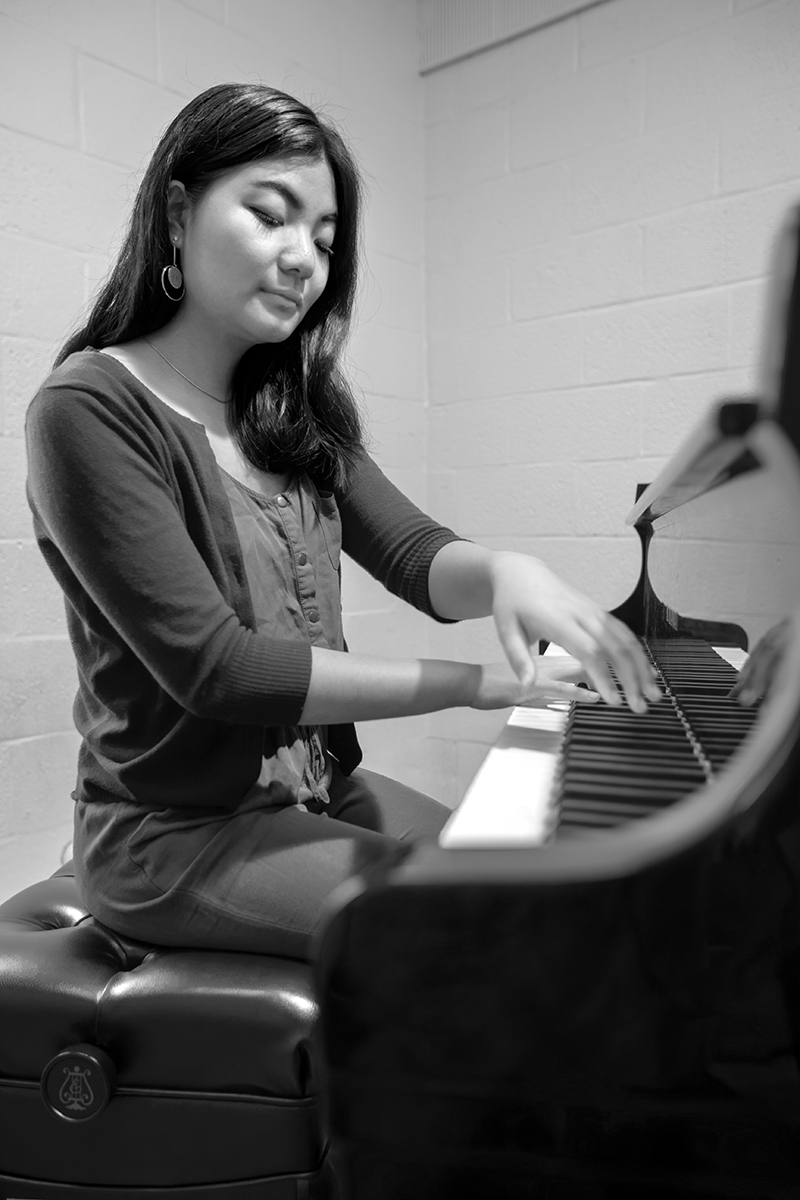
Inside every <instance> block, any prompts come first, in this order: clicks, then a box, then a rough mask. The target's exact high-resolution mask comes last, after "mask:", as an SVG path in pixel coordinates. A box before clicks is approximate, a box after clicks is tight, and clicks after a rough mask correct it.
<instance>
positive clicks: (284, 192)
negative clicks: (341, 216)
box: [252, 179, 336, 225]
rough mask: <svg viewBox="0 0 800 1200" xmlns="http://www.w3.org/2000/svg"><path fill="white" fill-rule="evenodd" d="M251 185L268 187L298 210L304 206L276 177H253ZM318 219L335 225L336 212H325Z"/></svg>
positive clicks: (294, 193)
mask: <svg viewBox="0 0 800 1200" xmlns="http://www.w3.org/2000/svg"><path fill="white" fill-rule="evenodd" d="M252 186H253V187H256V188H269V189H270V190H271V191H273V192H277V193H278V195H279V196H283V198H284V200H285V201H286V203H287V204H290V205H291V206H292V208H296V209H297V211H298V212H302V211H303V209H304V207H305V206H304V204H303V201H302V200H301V199H300V197H299V196H298V195H297V192H295V191H293V190H292V188H290V187H289V186H288V184H285V183H281V181H280V180H278V179H255V180H254V181H253V184H252ZM320 221H325V222H332V223H333V224H334V225H335V224H336V213H335V212H332V213H325V215H324V216H322V217H320Z"/></svg>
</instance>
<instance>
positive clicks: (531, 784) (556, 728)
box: [439, 646, 569, 848]
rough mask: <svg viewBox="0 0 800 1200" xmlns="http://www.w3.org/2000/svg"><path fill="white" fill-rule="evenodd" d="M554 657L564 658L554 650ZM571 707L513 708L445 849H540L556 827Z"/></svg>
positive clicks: (443, 837) (446, 835) (447, 834)
mask: <svg viewBox="0 0 800 1200" xmlns="http://www.w3.org/2000/svg"><path fill="white" fill-rule="evenodd" d="M546 653H547V655H548V657H554V656H557V655H564V654H565V653H566V652H565V651H564V650H563V649H562V648H561V647H560V646H549V647H548V649H547V651H546ZM568 714H569V704H565V703H563V702H555V703H551V704H541V705H532V706H527V705H526V706H524V707H522V706H520V707H518V708H514V709H512V712H511V716H510V717H509V720H508V723H507V724H506V727H505V729H504V730H503V732H502V733H501V734H500V737H499V738H498V740H497V741H496V742H495V744H494V746H492V748H491V750H490V751H489V753H488V754H487V756H486V758H485V759H484V761H483V763H482V764H481V766H480V768H479V769H478V772H477V774H476V776H475V778H474V779H473V781H472V783H471V784H470V786H469V787H468V788H467V791H466V793H465V795H464V799H463V800H462V801H461V804H460V805H459V806H458V808H457V809H456V810H455V812H454V813H453V815H452V817H450V819H449V820H448V822H447V824H446V825H445V827H444V829H443V830H442V832H441V833H440V835H439V844H440V845H441V846H447V847H451V848H454V847H465V846H503V845H515V846H522V845H526V846H539V845H541V844H542V842H544V841H545V839H546V837H547V835H548V833H549V831H550V825H551V820H552V817H551V814H552V806H551V804H550V795H551V793H552V790H553V781H554V777H555V773H556V769H557V766H558V752H559V748H560V746H561V739H562V737H563V734H564V729H565V727H566V724H567V716H568Z"/></svg>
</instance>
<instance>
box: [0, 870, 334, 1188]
mask: <svg viewBox="0 0 800 1200" xmlns="http://www.w3.org/2000/svg"><path fill="white" fill-rule="evenodd" d="M316 1016H317V1007H316V1002H315V999H314V996H313V992H312V985H311V973H310V968H309V967H308V966H307V965H306V964H304V963H300V962H295V961H292V960H289V959H282V958H271V957H266V956H263V955H256V954H243V953H239V952H231V953H225V952H220V951H201V950H195V949H193V950H177V949H174V948H172V947H170V948H166V947H156V946H152V945H146V944H143V943H140V942H134V941H132V940H131V939H128V938H123V937H119V936H117V935H116V934H115V933H113V932H112V931H111V930H109V929H107V928H105V927H104V926H103V925H101V924H100V923H99V922H97V921H95V920H94V918H93V917H91V916H90V915H89V913H88V912H87V911H86V909H85V908H84V907H83V905H82V904H81V902H80V899H79V896H78V892H77V888H76V885H75V881H74V878H73V877H72V875H71V874H70V873H69V867H67V868H66V869H64V870H62V872H60V873H59V874H58V875H56V876H54V877H53V878H51V879H48V880H44V881H43V882H41V883H37V884H34V885H33V886H32V887H29V888H26V889H25V890H24V891H22V892H20V893H19V894H18V895H16V896H14V897H12V898H11V899H9V900H7V901H6V902H5V903H4V904H2V905H0V1128H2V1129H3V1132H4V1137H3V1145H2V1147H0V1175H17V1176H20V1177H22V1178H39V1179H44V1180H58V1181H59V1182H74V1183H84V1184H87V1183H93V1184H113V1183H120V1182H122V1180H120V1179H119V1172H120V1163H121V1162H124V1164H125V1165H124V1175H125V1178H124V1182H125V1183H126V1184H128V1185H134V1186H135V1185H140V1186H141V1185H147V1186H175V1185H188V1184H194V1183H198V1182H205V1183H212V1182H222V1181H228V1180H232V1179H246V1178H255V1177H266V1176H273V1175H278V1174H292V1173H300V1172H310V1171H313V1170H315V1169H316V1168H317V1167H318V1165H319V1162H320V1159H321V1157H322V1149H323V1137H322V1131H321V1120H320V1117H319V1108H318V1102H317V1083H316V1079H315V1075H314V1065H313V1061H314V1060H313V1053H312V1036H313V1031H314V1026H315V1022H316ZM87 1043H88V1044H89V1045H91V1046H98V1047H100V1048H101V1049H103V1050H105V1051H106V1052H107V1053H108V1055H110V1057H111V1059H112V1061H113V1064H114V1066H115V1068H116V1089H115V1092H114V1095H113V1096H112V1099H111V1101H110V1103H109V1105H108V1107H107V1108H105V1109H104V1110H103V1111H102V1112H100V1113H99V1114H98V1115H97V1116H96V1117H94V1118H93V1119H91V1120H87V1121H82V1122H79V1123H72V1122H69V1121H65V1120H63V1119H61V1118H59V1117H58V1116H57V1115H55V1114H53V1113H51V1112H49V1111H48V1109H47V1108H46V1106H45V1104H44V1102H43V1100H42V1097H41V1095H40V1090H39V1089H40V1079H41V1076H42V1073H43V1071H44V1069H45V1067H46V1066H47V1064H48V1063H49V1062H50V1061H51V1060H52V1059H53V1058H54V1057H55V1055H57V1054H59V1053H60V1052H62V1051H63V1050H64V1049H65V1048H67V1047H69V1046H73V1045H76V1044H87ZM43 1146H46V1147H47V1153H46V1154H43V1153H42V1148H43Z"/></svg>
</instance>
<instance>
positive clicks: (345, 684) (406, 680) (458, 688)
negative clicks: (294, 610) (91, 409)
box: [300, 646, 481, 725]
mask: <svg viewBox="0 0 800 1200" xmlns="http://www.w3.org/2000/svg"><path fill="white" fill-rule="evenodd" d="M480 683H481V668H480V667H479V666H476V665H473V664H470V663H461V662H447V661H445V660H444V659H432V658H372V657H368V656H366V655H360V654H344V653H341V652H340V651H338V650H324V649H322V648H320V647H318V646H313V647H312V649H311V680H310V682H309V685H308V693H307V695H306V701H305V704H304V706H303V712H302V715H301V717H300V724H301V725H338V724H342V723H344V722H348V721H369V720H379V719H381V718H384V717H408V716H414V715H415V714H417V713H427V712H438V711H439V710H440V709H443V708H458V707H461V706H465V707H466V706H468V705H470V704H471V703H472V701H473V699H474V698H475V694H476V692H477V690H478V688H479V686H480Z"/></svg>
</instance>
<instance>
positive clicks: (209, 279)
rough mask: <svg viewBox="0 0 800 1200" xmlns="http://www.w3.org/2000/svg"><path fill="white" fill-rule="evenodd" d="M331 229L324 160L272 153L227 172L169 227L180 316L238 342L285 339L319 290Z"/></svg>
mask: <svg viewBox="0 0 800 1200" xmlns="http://www.w3.org/2000/svg"><path fill="white" fill-rule="evenodd" d="M176 186H178V185H176V184H172V185H171V187H172V188H173V189H174V188H175V187H176ZM335 229H336V189H335V186H334V181H333V176H332V174H331V170H330V167H329V166H328V163H327V162H326V161H325V159H314V160H312V159H307V158H299V157H295V156H286V157H283V156H279V157H274V158H264V159H261V160H259V161H257V162H253V163H247V164H245V165H244V166H241V167H235V168H233V169H232V170H230V171H228V172H226V173H225V175H222V176H221V177H220V178H219V179H217V180H215V181H214V182H213V183H212V184H211V185H210V186H209V187H208V189H207V190H206V191H205V192H204V193H203V195H202V196H201V197H200V199H199V201H198V202H197V203H196V204H189V205H186V206H185V208H184V220H183V222H182V227H181V228H177V229H176V232H178V236H179V246H180V250H181V269H182V270H183V274H184V279H185V283H186V296H185V299H184V301H183V306H184V307H185V310H186V311H185V314H184V316H185V317H195V318H200V320H201V322H202V324H203V325H204V326H205V327H206V328H208V329H209V330H213V331H214V333H215V334H216V335H221V336H223V337H224V338H225V339H226V340H227V341H229V342H230V343H231V344H233V345H236V346H237V348H239V349H241V350H242V351H244V350H245V349H247V348H249V347H250V346H253V345H256V344H257V343H260V342H282V341H284V340H285V339H286V338H287V337H289V335H290V334H291V333H292V332H293V330H294V329H295V328H296V327H297V326H298V325H299V324H300V322H301V321H302V319H303V317H304V315H305V314H306V313H307V312H308V310H309V309H310V308H311V306H312V304H314V303H315V301H316V300H318V299H319V297H320V296H321V295H322V292H323V289H324V288H325V284H326V283H327V281H328V273H329V270H330V255H331V252H332V247H333V240H334V232H335Z"/></svg>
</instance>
